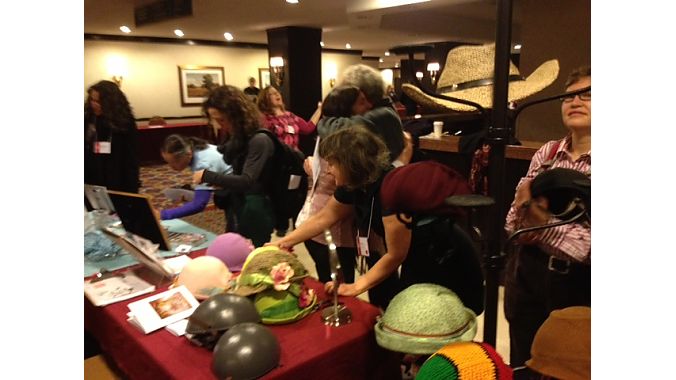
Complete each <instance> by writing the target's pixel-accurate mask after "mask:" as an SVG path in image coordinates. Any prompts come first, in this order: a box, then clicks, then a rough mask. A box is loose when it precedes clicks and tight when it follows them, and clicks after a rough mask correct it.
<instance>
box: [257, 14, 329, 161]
mask: <svg viewBox="0 0 676 380" xmlns="http://www.w3.org/2000/svg"><path fill="white" fill-rule="evenodd" d="M267 34H268V56H269V57H282V58H283V59H284V82H283V83H282V85H281V86H279V87H278V89H279V91H280V92H281V93H282V96H283V97H284V104H285V105H286V108H287V110H289V111H291V112H293V113H294V114H296V115H298V116H300V117H302V118H303V119H305V120H308V119H309V118H310V116H312V114H313V113H314V111H315V110H316V109H317V102H318V101H321V100H322V55H321V53H322V50H321V49H322V48H321V46H320V44H319V43H320V42H321V39H322V30H321V29H316V28H305V27H299V26H285V27H281V28H274V29H268V30H267ZM269 57H268V58H269ZM268 63H269V62H268ZM270 73H271V81H272V82H273V83H274V80H272V68H270ZM313 141H314V135H313V136H310V137H309V138H307V137H304V136H301V149H302V150H303V152H305V153H306V154H307V153H308V149H309V151H310V153H311V151H312V148H313V147H312V146H311V145H312V144H313Z"/></svg>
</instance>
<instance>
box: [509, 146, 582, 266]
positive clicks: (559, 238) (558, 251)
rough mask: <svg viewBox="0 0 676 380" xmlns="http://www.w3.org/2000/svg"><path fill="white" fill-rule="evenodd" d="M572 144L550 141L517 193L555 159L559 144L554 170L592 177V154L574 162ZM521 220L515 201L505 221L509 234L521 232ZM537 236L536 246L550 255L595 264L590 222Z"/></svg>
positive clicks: (524, 178)
mask: <svg viewBox="0 0 676 380" xmlns="http://www.w3.org/2000/svg"><path fill="white" fill-rule="evenodd" d="M571 142H572V141H571V137H570V135H569V136H567V137H565V138H564V139H562V140H558V141H556V140H554V141H549V142H548V143H546V144H545V145H543V146H542V147H541V148H540V149H539V150H538V151H537V152H535V155H533V159H532V160H531V162H530V167H529V168H528V173H526V176H525V177H523V178H521V181H519V184H518V185H517V186H516V188H517V190H518V189H519V187H520V186H521V184H522V183H523V182H524V181H525V180H526V179H533V178H535V176H536V175H538V174H539V173H540V172H541V171H542V170H543V168H542V166H543V164H544V163H545V161H546V160H547V157H549V156H551V150H552V149H553V148H554V146H556V144H558V145H559V146H558V149H557V150H556V153H555V154H554V158H553V159H552V161H553V162H551V166H550V168H566V169H574V170H577V171H579V172H582V173H585V174H589V175H590V177H591V151H589V152H587V153H585V154H583V155H581V156H580V157H579V158H578V159H577V160H575V161H573V160H572V158H571V156H570V153H568V150H567V149H568V147H569V146H570V144H571ZM517 219H518V218H517V209H516V207H515V205H514V202H512V206H511V207H510V209H509V212H508V213H507V220H506V221H505V231H507V233H508V234H511V233H512V232H514V231H515V230H516V229H517V225H518V220H517ZM558 221H559V219H556V218H552V219H551V220H550V221H549V223H554V222H558ZM535 233H536V234H537V237H536V241H537V243H536V244H537V245H538V247H540V248H541V249H542V250H543V251H545V252H547V253H548V254H550V255H552V256H556V257H558V258H562V259H567V260H574V261H578V262H591V226H590V225H588V224H587V223H570V224H565V225H563V226H558V227H554V228H547V229H544V230H540V231H537V232H535Z"/></svg>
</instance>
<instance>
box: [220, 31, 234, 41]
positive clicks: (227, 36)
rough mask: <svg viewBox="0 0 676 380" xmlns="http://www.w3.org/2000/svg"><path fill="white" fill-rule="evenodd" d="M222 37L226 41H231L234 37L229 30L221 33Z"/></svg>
mask: <svg viewBox="0 0 676 380" xmlns="http://www.w3.org/2000/svg"><path fill="white" fill-rule="evenodd" d="M223 37H225V39H226V40H228V41H232V40H233V39H235V37H233V36H232V34H231V33H230V32H225V33H223Z"/></svg>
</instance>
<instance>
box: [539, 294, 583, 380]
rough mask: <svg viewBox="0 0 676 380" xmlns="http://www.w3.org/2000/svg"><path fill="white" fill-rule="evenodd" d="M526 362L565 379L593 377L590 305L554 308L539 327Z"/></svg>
mask: <svg viewBox="0 0 676 380" xmlns="http://www.w3.org/2000/svg"><path fill="white" fill-rule="evenodd" d="M530 355H531V359H530V360H528V361H526V365H527V366H528V367H529V368H530V369H532V370H534V371H536V372H538V373H540V374H543V375H546V376H551V377H555V378H557V379H566V380H578V379H579V380H582V379H590V378H591V308H589V307H586V306H572V307H567V308H565V309H561V310H554V311H552V312H551V313H550V314H549V317H548V318H547V319H546V320H545V322H544V323H543V324H542V326H540V328H539V329H538V331H537V333H536V334H535V339H533V345H532V346H531V349H530Z"/></svg>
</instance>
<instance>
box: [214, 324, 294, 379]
mask: <svg viewBox="0 0 676 380" xmlns="http://www.w3.org/2000/svg"><path fill="white" fill-rule="evenodd" d="M280 351H281V349H280V347H279V341H277V337H275V335H274V334H273V333H272V331H270V329H269V328H267V327H265V326H263V325H261V324H258V323H240V324H238V325H236V326H233V327H232V328H231V329H230V330H228V331H227V332H226V333H225V334H223V336H221V338H220V339H219V340H218V343H217V344H216V348H214V356H213V363H212V365H211V369H212V371H213V372H214V374H215V375H216V377H218V378H219V379H226V378H228V379H232V380H248V379H256V378H258V377H261V376H263V375H265V374H266V373H268V372H270V371H271V370H273V369H275V368H276V367H277V366H278V365H279V357H280Z"/></svg>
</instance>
